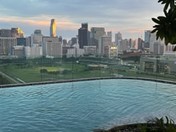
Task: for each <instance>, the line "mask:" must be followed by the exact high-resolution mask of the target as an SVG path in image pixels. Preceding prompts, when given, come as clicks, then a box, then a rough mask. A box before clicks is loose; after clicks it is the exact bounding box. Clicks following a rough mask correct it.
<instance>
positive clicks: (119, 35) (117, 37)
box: [115, 32, 122, 45]
mask: <svg viewBox="0 0 176 132" xmlns="http://www.w3.org/2000/svg"><path fill="white" fill-rule="evenodd" d="M121 41H122V34H121V33H120V32H118V33H116V34H115V43H116V45H119V44H120V43H121Z"/></svg>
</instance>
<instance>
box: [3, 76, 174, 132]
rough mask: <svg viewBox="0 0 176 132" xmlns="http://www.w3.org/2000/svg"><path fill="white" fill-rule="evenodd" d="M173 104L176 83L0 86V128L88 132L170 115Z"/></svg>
mask: <svg viewBox="0 0 176 132" xmlns="http://www.w3.org/2000/svg"><path fill="white" fill-rule="evenodd" d="M156 86H157V88H156ZM175 102H176V86H175V85H171V84H162V83H157V85H156V82H150V81H141V80H125V79H124V80H121V79H117V80H115V79H114V80H98V81H84V82H74V83H65V84H50V85H39V86H27V87H25V88H10V89H0V131H3V132H24V131H25V132H31V131H35V132H48V131H52V132H53V131H55V132H58V131H59V132H83V131H84V132H89V131H92V130H93V129H95V128H107V127H111V126H113V125H115V124H124V123H134V122H143V121H145V120H146V118H147V119H148V118H150V117H155V116H166V115H168V116H171V117H172V118H173V119H175V117H176V114H175V111H176V104H175Z"/></svg>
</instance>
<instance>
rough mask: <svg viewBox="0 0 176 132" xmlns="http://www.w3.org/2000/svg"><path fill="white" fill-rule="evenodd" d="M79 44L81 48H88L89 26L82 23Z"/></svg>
mask: <svg viewBox="0 0 176 132" xmlns="http://www.w3.org/2000/svg"><path fill="white" fill-rule="evenodd" d="M78 42H79V48H81V49H83V47H84V46H88V24H87V23H82V26H81V28H80V29H79V30H78Z"/></svg>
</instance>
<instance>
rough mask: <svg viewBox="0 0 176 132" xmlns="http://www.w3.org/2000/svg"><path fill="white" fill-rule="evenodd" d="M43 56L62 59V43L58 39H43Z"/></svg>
mask: <svg viewBox="0 0 176 132" xmlns="http://www.w3.org/2000/svg"><path fill="white" fill-rule="evenodd" d="M43 55H44V56H45V57H54V58H61V57H62V43H61V42H59V38H58V37H43Z"/></svg>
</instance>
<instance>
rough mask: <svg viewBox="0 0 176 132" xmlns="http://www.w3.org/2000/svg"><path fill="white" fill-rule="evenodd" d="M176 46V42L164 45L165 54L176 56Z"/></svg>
mask: <svg viewBox="0 0 176 132" xmlns="http://www.w3.org/2000/svg"><path fill="white" fill-rule="evenodd" d="M175 46H176V44H175V45H171V44H168V45H167V46H166V45H164V55H167V56H169V55H174V56H176V52H175V51H173V49H174V47H175Z"/></svg>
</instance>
